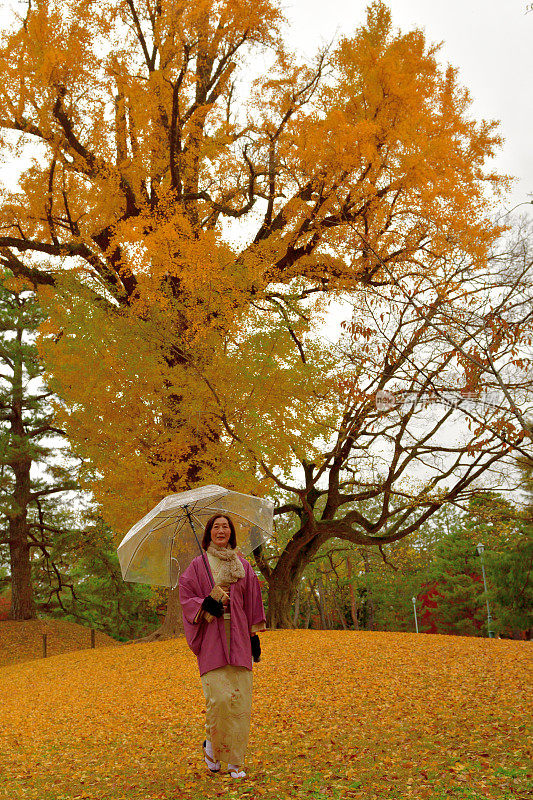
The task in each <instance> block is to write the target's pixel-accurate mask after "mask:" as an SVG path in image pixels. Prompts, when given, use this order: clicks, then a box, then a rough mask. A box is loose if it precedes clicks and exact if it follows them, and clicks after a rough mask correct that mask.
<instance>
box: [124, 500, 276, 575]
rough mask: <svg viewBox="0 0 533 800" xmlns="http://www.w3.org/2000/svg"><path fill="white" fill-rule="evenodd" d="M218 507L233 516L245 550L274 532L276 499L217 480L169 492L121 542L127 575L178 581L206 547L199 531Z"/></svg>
mask: <svg viewBox="0 0 533 800" xmlns="http://www.w3.org/2000/svg"><path fill="white" fill-rule="evenodd" d="M218 511H219V512H220V513H221V514H228V516H230V517H231V519H232V521H233V524H234V526H235V534H236V537H237V545H238V546H239V547H240V548H241V550H242V552H243V554H244V555H248V554H250V553H251V552H252V551H253V550H255V549H256V548H258V547H260V546H261V545H262V544H263V543H264V542H265V541H267V540H268V539H269V538H270V536H271V535H272V527H273V514H274V504H273V503H272V502H271V501H270V500H264V499H263V498H261V497H253V496H252V495H249V494H241V493H240V492H233V491H231V490H230V489H225V488H224V487H223V486H216V485H212V486H201V487H200V488H198V489H193V490H191V491H189V492H180V493H179V494H169V495H168V496H167V497H165V498H164V499H163V500H161V502H160V503H158V504H157V505H156V506H155V507H154V508H153V509H152V510H151V511H149V512H148V514H146V516H144V517H143V518H142V519H141V520H140V521H139V522H137V523H136V524H135V525H134V526H133V527H132V528H130V530H129V531H128V533H127V534H126V535H125V537H124V538H123V540H122V541H121V543H120V545H119V546H118V549H117V554H118V559H119V562H120V568H121V570H122V577H123V579H124V580H125V581H130V582H132V583H148V584H150V585H151V586H171V587H174V586H176V584H177V582H178V576H179V575H180V573H181V572H183V571H184V570H185V569H186V568H187V567H188V565H189V564H190V562H191V561H192V559H193V558H194V557H195V556H196V555H198V550H199V549H200V552H201V548H200V545H199V542H198V538H197V535H196V534H197V533H200V534H201V535H202V534H203V530H204V528H205V524H206V522H207V520H208V519H209V517H212V516H213V514H216V513H217V512H218Z"/></svg>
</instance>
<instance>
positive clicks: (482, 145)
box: [0, 0, 507, 533]
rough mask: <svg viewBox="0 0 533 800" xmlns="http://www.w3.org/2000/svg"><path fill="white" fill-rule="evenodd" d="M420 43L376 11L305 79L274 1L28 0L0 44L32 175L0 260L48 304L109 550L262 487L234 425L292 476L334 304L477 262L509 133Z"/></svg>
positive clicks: (15, 125)
mask: <svg viewBox="0 0 533 800" xmlns="http://www.w3.org/2000/svg"><path fill="white" fill-rule="evenodd" d="M437 50H438V48H437V47H436V46H432V45H428V44H427V43H426V41H425V37H424V35H423V33H422V32H421V31H418V30H414V31H410V32H408V33H405V34H403V33H401V32H397V31H395V30H394V28H393V26H392V22H391V15H390V12H389V10H388V8H387V7H386V6H385V5H384V3H382V2H379V0H375V1H374V2H372V3H371V4H370V5H369V7H368V9H367V17H366V21H365V23H364V25H362V26H361V27H360V28H359V29H358V30H357V31H356V32H355V33H354V35H353V36H351V37H343V38H342V39H341V40H340V42H339V43H338V45H337V46H336V47H335V48H333V49H332V50H331V51H330V52H328V51H323V52H321V53H319V54H318V55H317V58H316V59H315V61H314V63H312V64H306V63H304V62H303V61H302V60H300V59H298V57H297V56H296V55H295V54H293V53H290V52H289V51H288V49H287V47H286V45H285V43H284V40H283V17H282V13H281V10H280V8H279V6H278V5H277V3H275V2H272V1H271V0H260V1H259V2H257V0H254V2H251V0H239V2H237V0H221V1H220V2H214V0H199V2H195V3H191V2H184V1H183V0H159V2H153V3H152V2H151V0H110V1H109V2H103V3H102V2H100V0H99V1H98V2H95V0H84V1H83V2H80V0H71V1H70V2H61V3H59V2H56V3H54V2H49V1H48V2H47V1H46V0H44V1H43V0H37V2H35V3H32V4H31V6H28V10H27V13H26V15H25V16H24V18H21V19H20V20H19V24H18V25H16V26H14V27H13V29H12V31H11V32H9V33H8V34H6V35H5V36H4V37H3V41H2V43H1V48H0V74H1V77H2V80H1V85H0V128H1V131H2V141H1V147H2V151H3V153H4V156H5V157H13V155H14V154H15V153H22V154H26V155H27V156H31V157H32V158H33V161H32V163H31V165H30V166H29V167H27V168H25V169H24V170H23V172H22V175H21V178H20V181H19V186H18V187H16V188H15V189H13V190H12V191H6V192H4V194H3V197H2V201H1V204H0V226H1V235H0V260H1V261H2V263H3V265H4V266H5V267H7V268H8V269H9V270H10V271H11V273H12V274H13V275H14V276H15V277H16V278H17V279H19V280H20V281H21V282H22V283H23V284H26V285H31V286H33V287H35V289H36V291H37V292H38V293H39V297H40V300H41V302H42V304H43V307H44V308H46V311H47V313H48V321H47V323H46V324H45V325H44V326H43V327H42V331H41V333H42V335H41V344H40V347H41V353H42V355H43V357H44V359H45V361H46V364H47V368H48V377H49V381H50V385H51V386H53V388H54V390H55V391H56V392H57V393H58V394H59V395H60V396H61V398H62V402H61V403H60V404H58V406H57V409H56V410H57V416H58V424H60V425H61V427H62V429H64V430H65V431H66V432H67V434H68V436H69V438H70V440H71V442H72V443H73V447H74V448H75V451H76V452H77V453H78V454H79V455H80V456H82V457H84V458H85V459H86V461H87V470H86V481H87V487H90V488H91V489H92V490H93V492H94V495H95V498H96V500H97V501H98V502H99V503H100V504H101V505H102V509H103V513H104V515H105V518H106V520H107V521H108V522H109V524H110V525H112V527H113V528H114V529H115V530H116V531H117V532H118V533H124V532H125V531H126V530H127V529H128V527H129V526H130V525H131V524H132V523H133V522H134V521H135V520H136V519H137V518H138V517H139V516H141V515H142V514H143V513H145V511H146V510H148V508H149V507H150V506H151V505H153V502H154V501H157V500H158V499H160V498H161V497H162V496H163V495H164V494H166V493H168V492H172V491H180V490H182V489H185V488H187V487H189V486H192V485H195V484H197V483H198V482H202V481H211V480H213V478H214V476H216V481H217V482H223V481H226V483H227V484H229V485H232V486H233V487H234V488H240V489H241V490H245V491H254V492H258V493H261V492H263V493H264V492H265V491H267V489H268V486H269V476H268V475H266V476H265V475H264V474H261V471H260V470H259V469H258V468H257V463H256V461H255V460H254V459H253V458H252V457H250V458H249V459H247V457H246V455H244V456H243V454H242V451H237V450H236V449H235V447H236V445H235V439H234V438H233V437H232V436H231V435H230V433H228V431H232V430H234V428H233V425H234V424H235V423H237V422H239V420H241V419H243V418H245V419H246V422H247V425H248V435H249V437H250V439H252V440H254V441H255V440H260V439H261V436H262V435H264V433H265V430H267V429H268V430H272V429H273V430H275V431H276V433H277V435H276V437H275V442H274V443H272V440H271V439H269V440H268V441H269V446H271V447H275V449H276V454H275V455H276V460H277V462H278V463H279V465H280V466H281V468H282V469H285V470H286V472H287V473H288V472H289V471H290V469H291V467H292V461H291V458H292V449H291V448H292V447H293V445H292V442H293V440H294V435H295V434H296V435H298V436H299V437H300V439H301V441H303V442H305V441H312V439H313V436H314V435H315V434H316V432H317V430H318V428H320V426H323V425H324V424H325V423H327V420H328V419H329V416H330V415H331V413H332V408H331V406H330V404H329V401H328V400H327V399H326V398H327V397H328V391H329V384H328V378H329V375H330V371H331V370H330V367H331V362H330V358H329V352H328V349H327V347H324V344H323V342H322V341H321V339H320V336H319V334H318V331H319V327H320V325H321V323H322V321H323V315H324V311H325V310H327V308H328V304H329V303H330V302H331V301H333V300H336V299H338V298H341V297H345V296H347V295H348V296H350V295H351V294H352V293H353V292H355V291H357V289H358V288H361V287H366V289H367V290H368V291H370V292H372V291H373V289H374V288H375V287H379V286H380V285H383V283H384V282H387V281H388V280H389V272H390V273H392V274H393V275H395V276H398V277H400V276H406V275H408V274H411V273H412V274H414V275H417V274H424V275H426V276H427V275H430V274H431V270H432V269H434V265H435V264H438V263H440V262H441V261H442V260H443V259H445V258H446V256H447V254H448V253H449V252H452V251H453V252H457V250H461V251H462V252H464V253H465V254H467V256H468V258H469V259H470V260H471V262H472V263H474V264H477V265H482V264H483V263H484V261H485V259H486V258H487V254H488V252H489V249H490V247H491V245H492V244H493V243H494V241H495V239H496V237H497V236H498V234H499V232H500V229H499V228H498V227H497V226H496V225H495V224H494V223H493V221H492V220H491V218H490V202H491V198H493V197H495V196H496V195H497V193H498V192H499V191H501V190H503V189H504V188H505V187H506V185H507V179H506V178H504V177H501V176H497V175H495V174H493V173H491V172H490V171H488V172H487V171H485V162H486V160H487V159H488V158H490V157H491V156H492V155H493V153H494V150H495V148H496V147H497V146H498V145H499V143H500V137H499V135H498V134H497V132H496V124H495V123H494V122H486V121H481V122H476V121H475V120H473V119H471V118H470V117H469V114H468V106H469V97H468V93H467V92H466V91H465V90H464V89H462V88H461V87H460V85H459V84H458V81H457V73H456V70H454V69H453V68H452V67H448V68H447V69H445V70H442V69H441V68H440V66H439V64H438V62H437ZM257 58H262V59H263V62H262V65H261V67H260V68H259V70H258V71H259V72H260V75H259V76H258V77H257V78H256V79H255V80H252V79H250V70H251V69H253V65H254V64H255V65H257V63H258V62H257V61H254V59H257ZM384 266H385V267H386V270H385V269H384ZM304 343H305V345H306V348H305V349H304V346H303V344H304ZM310 350H311V351H313V358H309V352H310ZM221 408H223V411H222V413H221V410H220V409H221ZM140 498H141V499H140Z"/></svg>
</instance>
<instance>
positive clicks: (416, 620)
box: [411, 597, 418, 633]
mask: <svg viewBox="0 0 533 800" xmlns="http://www.w3.org/2000/svg"><path fill="white" fill-rule="evenodd" d="M411 600H412V601H413V611H414V612H415V626H416V632H417V633H418V618H417V616H416V597H412V598H411Z"/></svg>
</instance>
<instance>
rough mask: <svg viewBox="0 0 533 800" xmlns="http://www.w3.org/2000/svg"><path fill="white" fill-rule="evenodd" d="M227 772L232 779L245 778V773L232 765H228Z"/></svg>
mask: <svg viewBox="0 0 533 800" xmlns="http://www.w3.org/2000/svg"><path fill="white" fill-rule="evenodd" d="M228 772H229V774H230V775H231V777H232V778H246V772H245V771H244V770H243V769H241V767H236V766H234V765H233V764H228Z"/></svg>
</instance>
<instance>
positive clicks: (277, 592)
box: [267, 575, 296, 630]
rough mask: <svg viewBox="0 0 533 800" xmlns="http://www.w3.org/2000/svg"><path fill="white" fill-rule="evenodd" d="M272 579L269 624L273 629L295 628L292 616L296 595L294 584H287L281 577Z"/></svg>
mask: <svg viewBox="0 0 533 800" xmlns="http://www.w3.org/2000/svg"><path fill="white" fill-rule="evenodd" d="M277 577H278V580H272V581H271V583H270V584H269V587H268V612H267V626H268V627H269V628H270V629H271V630H275V629H276V628H291V629H292V628H294V627H295V624H294V621H293V619H292V618H291V606H292V602H293V599H294V597H295V595H296V587H295V586H294V585H290V584H285V583H283V582H282V581H281V580H280V579H279V575H278V576H277Z"/></svg>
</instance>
